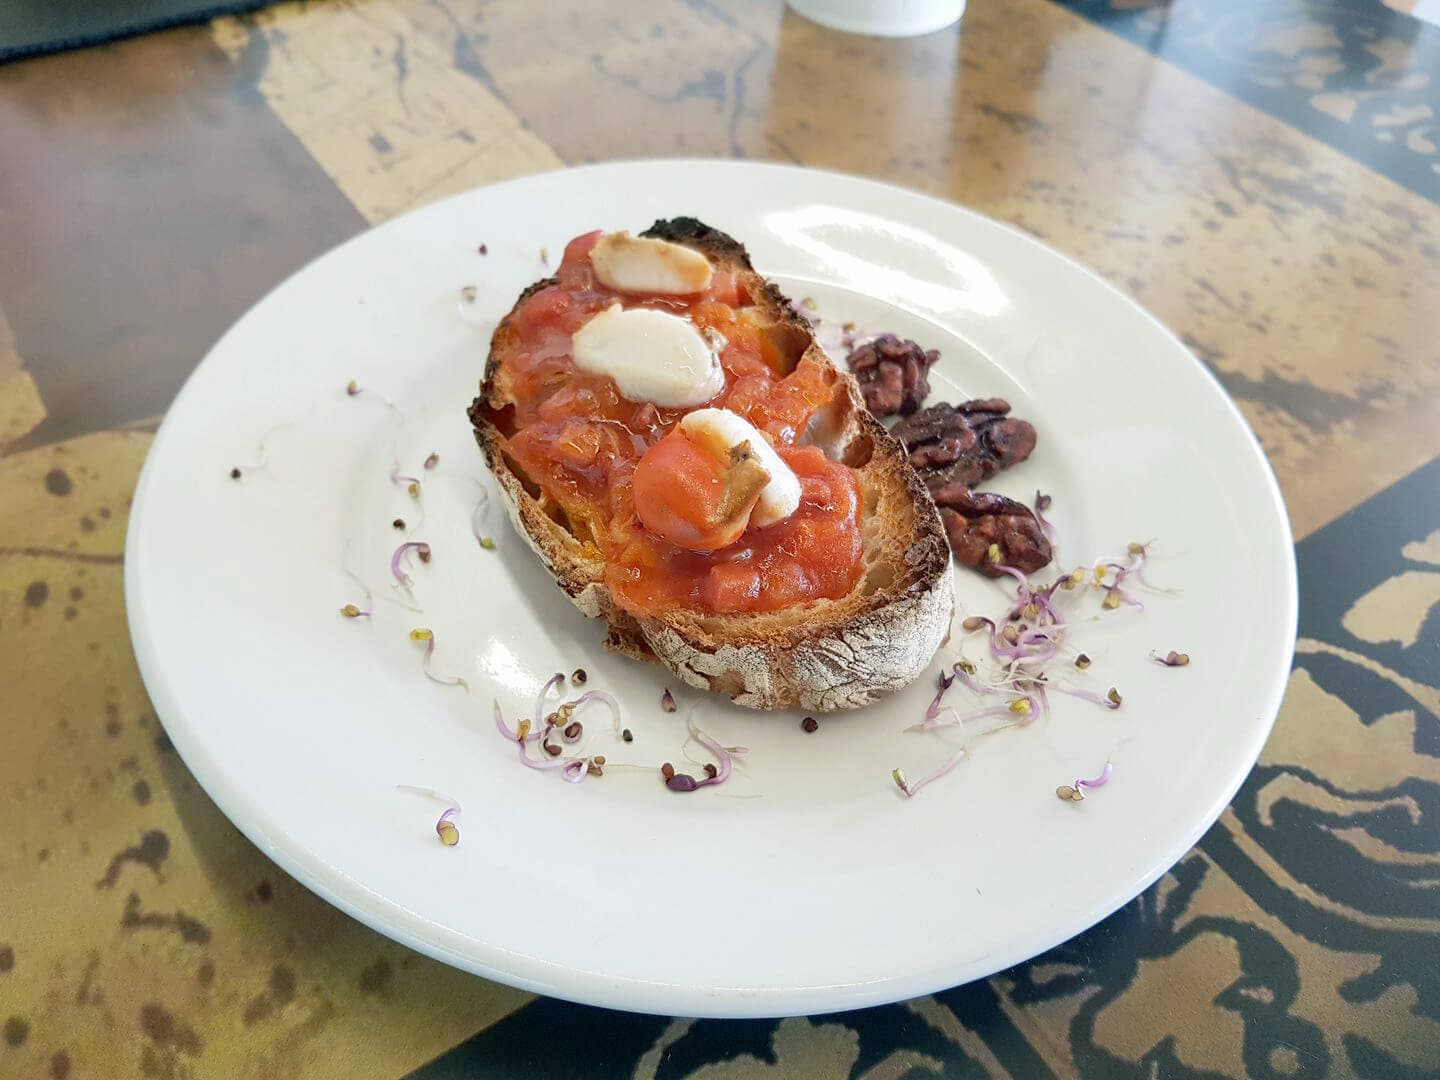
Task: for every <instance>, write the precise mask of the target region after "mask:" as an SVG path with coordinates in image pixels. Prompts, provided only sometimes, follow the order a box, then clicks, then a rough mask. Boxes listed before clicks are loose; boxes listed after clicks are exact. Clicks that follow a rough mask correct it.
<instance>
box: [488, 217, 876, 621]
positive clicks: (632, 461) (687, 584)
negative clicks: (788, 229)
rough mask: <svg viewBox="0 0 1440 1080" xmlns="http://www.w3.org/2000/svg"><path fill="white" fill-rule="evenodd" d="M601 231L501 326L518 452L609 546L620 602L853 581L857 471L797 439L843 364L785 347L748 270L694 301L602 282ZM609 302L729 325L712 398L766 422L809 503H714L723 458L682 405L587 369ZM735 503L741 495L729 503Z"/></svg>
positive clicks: (647, 607) (798, 593) (709, 597)
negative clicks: (721, 511) (754, 510)
mask: <svg viewBox="0 0 1440 1080" xmlns="http://www.w3.org/2000/svg"><path fill="white" fill-rule="evenodd" d="M601 235H602V234H601V233H598V232H595V233H587V234H585V235H584V236H579V237H576V238H575V239H574V240H572V241H571V242H570V243H569V244H568V245H567V246H566V248H565V257H564V259H563V261H562V262H561V264H560V266H559V267H558V268H557V269H556V272H555V278H556V281H555V284H552V285H548V286H546V287H545V288H542V289H539V290H537V291H536V292H534V293H533V294H531V295H530V296H529V297H527V298H526V299H525V300H524V301H523V302H522V303H521V304H520V305H519V306H518V307H517V308H516V310H515V311H514V312H513V313H512V314H511V315H510V317H509V319H508V321H507V323H506V324H505V326H503V327H502V331H501V333H499V334H498V335H497V338H496V340H497V347H496V353H495V359H496V360H497V361H498V362H499V364H500V366H501V372H500V376H499V382H500V384H501V385H502V386H504V387H505V389H506V392H507V394H508V396H509V398H510V399H511V400H512V401H513V407H507V409H506V410H505V413H506V416H505V424H504V430H506V431H513V432H514V434H513V435H510V436H509V438H508V447H507V453H508V455H509V457H510V458H511V460H512V462H513V463H514V464H515V465H516V466H517V467H518V470H519V471H520V472H521V473H523V475H524V477H525V478H526V479H527V480H528V481H529V483H530V484H531V485H532V490H533V489H534V488H538V489H539V490H540V491H541V492H543V494H544V496H545V502H546V505H547V508H549V510H550V512H551V514H552V516H556V517H557V520H562V521H564V522H565V523H566V524H568V526H569V527H570V530H571V531H572V532H573V533H574V534H575V535H576V536H577V538H579V539H580V540H581V541H582V542H584V543H593V544H596V545H597V546H598V547H599V548H600V549H601V551H602V552H603V554H604V557H605V560H606V583H607V585H608V586H609V588H610V590H611V592H612V594H613V595H614V596H615V599H616V601H617V602H618V603H619V604H620V605H621V606H622V607H624V608H626V609H627V610H629V611H631V612H632V613H635V614H638V615H645V614H656V613H660V612H664V611H668V610H673V609H675V608H685V609H690V610H701V611H708V612H713V613H717V614H728V613H734V612H763V611H776V610H779V609H781V608H786V607H790V606H793V605H795V604H801V603H805V602H807V601H811V600H816V599H820V598H823V597H829V598H838V597H841V596H844V595H845V594H846V593H847V592H849V590H850V588H851V587H852V586H853V585H854V583H855V580H856V578H857V577H858V576H859V574H860V568H861V553H862V542H861V537H860V526H859V515H860V510H861V497H860V489H859V485H858V482H857V479H856V474H855V472H854V471H853V470H852V469H850V468H848V467H847V466H845V465H842V464H840V463H838V462H834V461H830V460H829V459H827V458H826V457H825V456H824V455H823V454H822V453H821V452H820V451H819V449H817V448H816V447H813V446H799V445H797V443H798V442H799V441H800V440H801V439H802V438H803V436H804V433H805V431H806V428H807V426H808V425H809V424H810V422H811V420H812V418H814V417H815V415H816V414H817V413H818V412H819V411H820V410H821V409H824V408H825V407H826V406H828V405H829V404H830V403H831V402H832V401H833V400H834V398H835V395H836V379H835V375H834V373H833V372H832V371H830V370H829V369H827V368H826V367H824V366H823V365H821V364H819V363H817V362H815V361H813V360H810V359H808V358H805V357H802V356H795V355H790V354H788V353H787V350H793V349H794V343H793V338H791V339H787V337H786V336H785V335H784V334H777V333H775V332H773V329H772V328H771V327H770V326H769V320H768V318H767V317H764V315H763V313H761V312H760V310H759V309H756V308H751V307H749V306H748V305H749V304H750V297H749V295H748V294H747V292H746V289H745V287H744V285H743V283H742V282H741V281H740V279H739V277H738V276H737V275H736V274H734V273H732V272H730V271H728V270H717V271H716V273H715V275H714V277H713V279H712V281H711V285H710V288H709V289H707V290H706V292H705V293H704V294H702V295H701V296H700V297H698V298H695V299H693V300H677V299H676V298H674V297H645V296H624V295H620V294H617V293H614V292H611V291H609V290H606V289H605V288H604V287H602V286H600V285H599V284H598V283H597V282H596V280H595V276H594V274H593V272H592V270H591V267H590V252H591V250H592V249H593V248H594V246H595V244H596V242H597V241H598V240H599V239H600V236H601ZM614 303H622V304H624V305H626V306H629V307H634V306H649V307H659V308H662V309H663V310H667V311H671V312H672V313H674V314H677V315H684V316H688V317H689V318H690V319H691V321H692V322H694V323H695V324H696V325H697V326H699V327H700V328H702V329H710V330H713V331H715V332H716V333H718V334H719V335H720V336H722V337H723V338H724V340H725V344H724V347H723V349H722V350H721V353H720V362H721V366H722V367H723V368H724V369H725V374H726V386H725V389H724V390H723V391H722V392H721V393H720V395H719V396H717V397H716V399H715V400H714V401H712V402H710V404H711V405H715V406H718V407H723V408H728V409H731V410H733V411H735V412H737V413H739V414H740V415H741V416H744V417H745V418H746V419H748V420H749V421H750V422H751V423H752V424H754V425H755V427H756V428H758V429H759V430H760V431H761V432H763V433H764V434H765V435H766V436H767V437H768V439H769V440H770V442H771V443H772V445H774V446H775V448H776V450H777V452H778V453H779V454H780V456H781V458H782V459H783V460H784V461H785V462H786V463H787V464H788V465H789V466H790V468H791V469H792V470H794V472H795V473H796V475H797V476H798V477H799V479H800V482H801V501H800V506H799V508H798V509H797V510H796V511H795V513H793V514H792V515H791V516H790V517H788V518H786V519H785V520H783V521H780V522H777V523H776V524H774V525H770V526H768V527H766V528H758V527H750V526H748V510H747V512H746V513H745V514H744V515H742V516H741V518H740V520H739V529H738V530H737V529H736V528H735V520H734V519H732V520H730V521H728V522H726V521H721V520H719V518H718V517H717V506H718V505H720V503H719V500H720V499H721V496H722V492H723V489H724V486H725V485H724V482H723V480H724V478H723V475H722V473H723V471H724V470H723V468H722V466H721V464H719V463H717V462H716V461H715V460H714V459H713V458H712V457H710V456H709V455H707V454H705V453H703V452H701V451H699V450H698V449H697V448H695V447H694V446H693V444H691V443H690V441H689V440H688V439H686V438H685V437H684V436H683V435H682V434H681V433H680V432H679V431H676V430H675V425H676V424H677V422H678V421H679V419H680V417H681V416H682V415H684V412H685V410H683V409H661V408H657V407H656V406H654V405H652V404H649V403H646V402H634V401H628V400H626V399H625V398H624V397H622V396H621V394H620V392H619V390H618V388H617V387H616V385H615V383H614V381H613V380H611V379H609V378H607V377H604V376H598V375H594V374H589V373H586V372H582V371H579V370H578V369H577V368H576V367H575V364H574V361H573V360H572V359H571V356H570V348H571V344H570V342H571V338H572V336H573V335H574V333H575V332H576V331H577V330H578V329H579V328H580V327H581V326H583V325H584V324H585V323H586V322H587V321H588V320H589V319H590V318H591V317H592V316H594V315H595V314H596V313H598V312H600V311H603V310H604V309H605V308H607V307H609V306H610V305H611V304H614ZM725 505H726V508H727V511H728V510H729V509H733V507H731V506H730V504H725Z"/></svg>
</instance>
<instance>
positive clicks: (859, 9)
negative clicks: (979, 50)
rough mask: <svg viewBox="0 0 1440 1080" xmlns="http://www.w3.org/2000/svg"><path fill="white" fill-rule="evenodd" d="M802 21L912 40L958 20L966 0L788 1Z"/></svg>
mask: <svg viewBox="0 0 1440 1080" xmlns="http://www.w3.org/2000/svg"><path fill="white" fill-rule="evenodd" d="M788 2H789V4H790V6H791V7H792V8H794V9H795V10H796V11H797V12H799V13H800V14H801V15H804V16H805V18H807V19H810V20H812V21H813V22H817V23H819V24H820V25H821V26H828V27H830V28H831V29H832V30H844V31H845V32H846V33H850V34H871V35H874V36H875V37H914V36H916V35H918V34H932V33H934V32H935V31H936V30H943V29H945V27H947V26H950V25H951V24H953V23H956V22H958V21H959V20H960V16H961V15H963V14H964V13H965V0H788Z"/></svg>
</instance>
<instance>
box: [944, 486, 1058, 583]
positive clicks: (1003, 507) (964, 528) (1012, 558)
mask: <svg viewBox="0 0 1440 1080" xmlns="http://www.w3.org/2000/svg"><path fill="white" fill-rule="evenodd" d="M930 494H931V495H932V496H933V497H934V499H935V505H936V506H937V507H939V508H940V521H941V522H942V523H943V524H944V526H945V532H946V533H947V534H948V535H949V537H950V548H951V550H952V551H954V552H955V557H956V558H957V559H959V560H960V561H961V562H962V563H964V564H965V565H966V566H969V567H971V568H973V569H975V570H979V571H980V572H981V573H982V574H986V575H988V576H990V577H998V576H999V574H1000V571H998V570H996V569H995V568H994V566H993V564H992V563H991V562H990V560H989V557H988V556H989V551H990V545H991V544H997V545H999V548H1000V562H1001V563H1003V564H1004V565H1005V566H1012V567H1014V568H1015V569H1016V570H1019V571H1021V572H1022V573H1025V574H1033V573H1034V572H1035V571H1036V570H1039V569H1040V568H1041V567H1042V566H1044V565H1045V564H1046V563H1048V562H1049V561H1050V558H1051V555H1052V552H1051V548H1050V541H1049V540H1048V539H1046V537H1045V531H1044V530H1043V529H1041V528H1040V523H1039V522H1038V521H1036V520H1035V515H1034V514H1033V513H1031V511H1030V509H1029V507H1027V506H1025V505H1024V504H1023V503H1018V502H1016V501H1015V500H1014V499H1007V498H1006V497H1005V496H1003V495H994V494H991V493H990V492H987V491H971V490H970V488H969V487H968V486H966V485H965V484H960V483H948V484H943V485H941V486H939V487H937V488H934V489H932V490H931V492H930Z"/></svg>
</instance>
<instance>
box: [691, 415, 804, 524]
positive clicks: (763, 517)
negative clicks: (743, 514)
mask: <svg viewBox="0 0 1440 1080" xmlns="http://www.w3.org/2000/svg"><path fill="white" fill-rule="evenodd" d="M680 428H681V430H682V431H684V432H685V435H686V437H687V438H689V440H690V441H691V442H693V443H695V444H696V445H697V446H699V447H701V448H702V449H704V450H706V451H707V452H709V453H710V454H712V455H714V456H715V457H717V458H720V459H721V460H723V461H728V460H729V455H730V450H731V448H732V447H735V446H739V445H740V444H741V443H746V442H748V443H749V444H750V451H751V453H753V454H754V455H755V457H756V459H757V460H759V462H760V464H761V466H762V467H763V468H764V469H765V471H766V472H767V473H769V474H770V482H769V483H768V484H766V485H765V486H764V487H763V488H762V489H761V490H760V498H759V499H758V500H757V501H756V503H755V509H754V510H752V511H751V512H750V523H751V524H752V525H757V526H760V527H761V528H763V527H764V526H766V525H774V524H775V523H776V522H777V521H784V520H785V519H786V518H787V517H789V516H790V515H791V514H793V513H794V512H795V511H796V510H798V509H799V507H800V480H799V479H798V478H797V477H796V475H795V474H794V473H793V472H792V471H791V470H790V466H789V465H786V464H785V462H783V461H782V460H780V455H779V454H777V453H776V452H775V448H774V447H773V446H771V445H770V442H769V440H768V439H766V438H765V436H764V435H762V434H760V432H759V430H758V429H757V428H756V427H755V426H754V425H753V424H751V423H750V421H748V420H746V419H745V418H744V417H743V416H741V415H740V414H739V413H735V412H731V411H730V410H729V409H696V410H695V411H694V412H692V413H687V414H686V415H685V416H684V417H683V418H682V419H681V420H680Z"/></svg>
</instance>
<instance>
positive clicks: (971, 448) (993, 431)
mask: <svg viewBox="0 0 1440 1080" xmlns="http://www.w3.org/2000/svg"><path fill="white" fill-rule="evenodd" d="M1009 413H1010V403H1009V402H1008V401H1005V400H1003V399H1001V398H984V399H980V400H976V401H966V402H962V403H961V404H959V405H946V404H943V403H942V404H939V405H931V406H930V407H929V408H928V409H923V410H921V411H920V412H918V413H915V415H913V416H909V417H906V418H905V419H904V420H901V421H900V422H899V423H898V424H896V425H895V426H894V427H893V428H891V429H890V433H891V434H892V435H894V436H895V437H896V438H897V439H899V440H900V441H901V442H902V443H904V444H905V449H906V450H907V451H909V453H910V464H911V465H913V466H914V467H915V469H916V471H918V472H919V473H920V475H921V477H922V478H923V479H924V480H925V483H926V484H927V485H928V486H929V487H930V488H931V490H932V491H933V490H934V489H935V488H938V487H941V486H943V485H945V484H952V483H958V484H964V485H965V486H966V487H974V486H975V485H976V484H979V483H981V482H983V481H985V480H988V479H989V478H990V477H992V476H994V475H995V474H996V473H997V472H999V471H1000V470H1001V469H1008V468H1009V467H1010V466H1011V465H1018V464H1019V463H1020V462H1022V461H1024V460H1025V459H1026V458H1028V457H1029V456H1030V453H1031V451H1033V450H1034V449H1035V428H1034V426H1033V425H1032V424H1030V423H1029V422H1028V421H1025V420H1017V419H1016V418H1015V417H1013V416H1010V415H1009Z"/></svg>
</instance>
